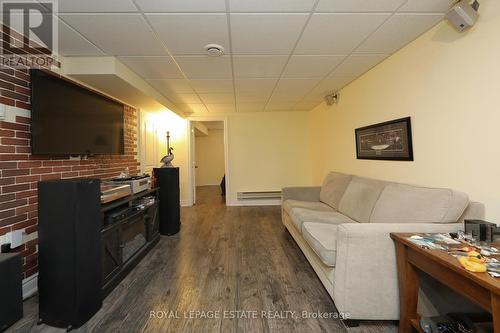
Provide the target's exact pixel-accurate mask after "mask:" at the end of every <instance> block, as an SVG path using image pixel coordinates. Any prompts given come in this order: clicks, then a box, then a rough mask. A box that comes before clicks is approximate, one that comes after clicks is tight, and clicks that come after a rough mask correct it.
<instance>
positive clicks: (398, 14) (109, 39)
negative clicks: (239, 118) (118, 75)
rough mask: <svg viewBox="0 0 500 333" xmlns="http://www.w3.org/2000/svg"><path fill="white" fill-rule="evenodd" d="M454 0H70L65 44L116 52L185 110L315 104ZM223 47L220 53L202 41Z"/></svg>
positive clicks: (81, 50)
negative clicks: (207, 48)
mask: <svg viewBox="0 0 500 333" xmlns="http://www.w3.org/2000/svg"><path fill="white" fill-rule="evenodd" d="M453 2H454V1H453V0H273V1H270V0H168V1H166V0H106V1H103V0H85V1H82V0H64V1H59V4H60V8H59V12H60V14H59V17H60V30H59V32H60V41H59V49H60V50H59V51H60V53H61V54H62V55H64V56H116V57H118V58H119V60H120V61H122V62H123V63H124V64H125V65H126V66H128V67H129V68H130V69H131V70H133V71H134V72H136V73H137V74H138V75H139V76H141V77H142V78H143V79H145V80H146V81H147V82H148V83H149V84H150V85H151V86H152V87H154V88H155V89H157V90H158V92H160V93H161V94H162V95H164V96H165V97H166V98H168V99H169V100H171V101H172V102H173V103H174V104H175V105H176V106H177V107H178V108H179V109H180V110H182V111H184V112H186V113H220V112H224V113H225V112H247V111H282V110H310V109H311V108H313V107H314V106H316V105H317V104H319V103H320V102H321V101H322V100H323V96H324V95H325V94H326V93H328V92H330V91H333V90H337V89H340V88H342V87H343V86H345V85H346V84H348V83H349V82H350V81H352V80H353V79H355V78H356V77H358V76H360V75H361V74H363V73H364V72H366V71H368V70H369V69H370V68H372V67H373V66H375V65H376V64H378V63H379V62H381V61H382V60H383V59H385V58H386V57H387V56H388V55H390V54H392V53H394V52H395V51H397V50H398V49H400V48H401V47H403V46H404V45H406V44H408V43H409V42H411V41H412V40H414V39H415V38H416V37H418V36H419V35H420V34H422V33H423V32H425V31H426V30H428V29H429V28H431V27H432V26H434V25H435V24H436V23H437V22H439V21H440V20H441V19H442V17H443V14H444V13H445V12H446V10H447V9H448V8H449V7H450V6H451V4H452V3H453ZM210 43H217V44H220V45H222V46H223V47H224V48H225V55H224V56H222V57H219V58H213V57H208V56H206V55H205V54H204V49H203V47H204V46H205V45H206V44H210Z"/></svg>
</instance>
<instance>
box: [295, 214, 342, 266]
mask: <svg viewBox="0 0 500 333" xmlns="http://www.w3.org/2000/svg"><path fill="white" fill-rule="evenodd" d="M338 226H339V225H338V224H327V223H312V222H306V223H304V225H303V226H302V230H303V231H302V235H303V236H304V239H305V241H306V242H307V244H309V246H310V247H311V249H312V250H313V251H314V253H316V255H317V256H318V257H319V258H320V259H321V261H322V262H323V263H324V264H325V265H326V266H329V267H335V262H336V260H337V229H338Z"/></svg>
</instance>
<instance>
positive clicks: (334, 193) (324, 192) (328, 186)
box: [319, 172, 352, 210]
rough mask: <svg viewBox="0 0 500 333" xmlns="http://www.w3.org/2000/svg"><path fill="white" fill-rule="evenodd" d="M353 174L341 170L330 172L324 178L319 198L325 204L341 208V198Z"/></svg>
mask: <svg viewBox="0 0 500 333" xmlns="http://www.w3.org/2000/svg"><path fill="white" fill-rule="evenodd" d="M351 178H352V176H351V175H346V174H343V173H339V172H330V173H329V174H328V175H327V176H326V177H325V180H323V185H322V186H321V192H320V193H319V200H320V201H321V202H323V203H324V204H327V205H328V206H330V207H332V208H333V209H337V210H338V209H339V203H340V199H342V196H343V195H344V192H345V190H346V188H347V185H349V182H350V181H351Z"/></svg>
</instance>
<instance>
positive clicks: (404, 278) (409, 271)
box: [395, 242, 496, 333]
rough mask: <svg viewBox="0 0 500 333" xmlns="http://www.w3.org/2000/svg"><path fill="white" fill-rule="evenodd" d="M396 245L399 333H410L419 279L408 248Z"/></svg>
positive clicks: (415, 311) (415, 310) (415, 315)
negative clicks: (410, 260) (409, 259)
mask: <svg viewBox="0 0 500 333" xmlns="http://www.w3.org/2000/svg"><path fill="white" fill-rule="evenodd" d="M395 245H396V261H397V265H398V281H399V309H400V314H399V316H400V318H399V333H410V332H412V330H413V329H412V326H411V321H410V320H411V319H415V318H417V303H418V290H419V278H418V274H417V271H416V269H415V268H414V267H413V266H412V265H410V263H409V262H408V247H407V246H406V245H404V244H401V243H398V242H396V243H395ZM495 333H496V332H495Z"/></svg>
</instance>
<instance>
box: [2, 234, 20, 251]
mask: <svg viewBox="0 0 500 333" xmlns="http://www.w3.org/2000/svg"><path fill="white" fill-rule="evenodd" d="M5 241H6V243H10V247H11V248H12V249H15V248H16V247H19V246H21V245H23V231H22V230H14V231H11V232H8V233H7V234H5Z"/></svg>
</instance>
